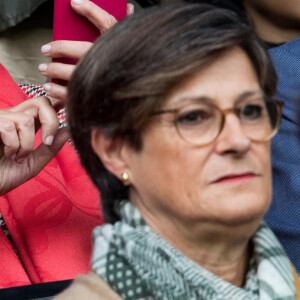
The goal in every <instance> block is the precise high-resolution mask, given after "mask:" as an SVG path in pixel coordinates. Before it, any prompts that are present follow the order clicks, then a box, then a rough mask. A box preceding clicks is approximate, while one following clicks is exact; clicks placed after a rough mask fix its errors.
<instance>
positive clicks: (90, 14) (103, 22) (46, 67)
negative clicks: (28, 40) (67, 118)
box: [39, 0, 134, 101]
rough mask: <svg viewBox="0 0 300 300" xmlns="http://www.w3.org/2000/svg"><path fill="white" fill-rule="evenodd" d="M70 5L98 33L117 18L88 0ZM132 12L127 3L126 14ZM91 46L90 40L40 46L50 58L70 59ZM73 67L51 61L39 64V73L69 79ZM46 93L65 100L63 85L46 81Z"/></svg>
mask: <svg viewBox="0 0 300 300" xmlns="http://www.w3.org/2000/svg"><path fill="white" fill-rule="evenodd" d="M71 6H72V8H73V9H74V11H75V12H76V13H78V14H79V15H82V16H84V17H86V18H87V19H88V20H89V21H90V22H91V23H93V24H94V25H95V26H96V27H97V28H98V29H99V34H100V33H103V32H105V31H106V30H107V29H109V28H111V27H112V26H114V25H115V24H116V23H117V20H116V19H115V18H114V17H113V16H112V15H110V14H109V13H107V12H106V11H104V10H103V9H101V8H100V7H99V6H97V5H96V4H94V3H93V2H91V1H89V0H82V1H76V0H75V1H74V0H72V1H71ZM133 12H134V6H133V5H132V4H128V5H127V15H130V14H132V13H133ZM91 46H92V43H90V42H78V41H53V42H51V43H49V44H46V45H44V46H42V48H41V51H42V53H43V54H44V55H45V56H47V57H51V58H59V57H66V58H72V59H76V60H78V59H80V58H81V57H82V56H83V55H84V54H85V53H86V52H87V51H88V50H89V49H90V47H91ZM74 69H75V66H74V65H70V64H63V63H57V62H51V63H48V64H41V65H39V70H40V72H41V74H43V75H44V76H46V77H49V78H51V79H53V78H55V79H62V80H65V81H69V80H70V78H71V75H72V73H73V71H74ZM44 87H45V90H46V91H47V94H48V95H49V96H50V97H53V98H55V99H59V100H63V101H64V100H65V98H66V94H67V89H66V87H65V86H62V85H59V84H56V83H46V84H45V85H44Z"/></svg>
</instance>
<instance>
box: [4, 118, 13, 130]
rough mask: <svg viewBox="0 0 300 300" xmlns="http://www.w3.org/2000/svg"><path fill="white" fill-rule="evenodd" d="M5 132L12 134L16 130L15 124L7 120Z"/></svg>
mask: <svg viewBox="0 0 300 300" xmlns="http://www.w3.org/2000/svg"><path fill="white" fill-rule="evenodd" d="M3 128H4V130H5V131H7V132H12V131H14V130H16V126H15V123H14V122H13V121H10V120H7V121H6V122H5V124H4V126H3Z"/></svg>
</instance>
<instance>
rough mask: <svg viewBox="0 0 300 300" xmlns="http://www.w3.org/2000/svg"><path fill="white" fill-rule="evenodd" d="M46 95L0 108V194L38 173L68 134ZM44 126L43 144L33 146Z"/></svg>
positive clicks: (63, 142) (42, 132)
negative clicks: (37, 134) (38, 132)
mask: <svg viewBox="0 0 300 300" xmlns="http://www.w3.org/2000/svg"><path fill="white" fill-rule="evenodd" d="M58 126H59V122H58V117H57V114H56V111H55V109H54V107H53V106H52V105H51V102H50V100H49V99H48V98H47V97H40V99H38V100H37V99H30V100H27V101H24V102H22V103H21V104H19V105H17V106H14V107H12V108H9V109H3V110H0V170H1V172H0V195H3V194H5V193H7V192H9V191H11V190H13V189H14V188H16V187H17V186H19V185H21V184H23V183H24V182H26V181H28V180H30V179H31V178H33V177H34V176H36V175H37V174H38V173H39V172H40V171H41V170H42V169H43V168H44V166H45V165H46V164H47V163H48V162H49V161H50V160H51V159H52V158H53V157H54V156H55V155H56V154H57V153H58V151H59V150H60V149H61V148H62V146H63V145H64V144H65V142H66V141H67V140H68V138H69V134H68V130H67V129H66V128H62V129H58ZM40 127H41V129H42V130H41V134H42V144H40V145H39V146H38V147H37V148H36V149H34V143H35V134H36V132H37V131H38V129H39V128H40Z"/></svg>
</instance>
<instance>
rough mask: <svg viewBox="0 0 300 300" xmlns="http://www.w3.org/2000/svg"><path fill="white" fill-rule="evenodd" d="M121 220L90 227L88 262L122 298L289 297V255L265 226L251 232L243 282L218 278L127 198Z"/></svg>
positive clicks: (217, 299) (284, 299)
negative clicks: (170, 240)
mask: <svg viewBox="0 0 300 300" xmlns="http://www.w3.org/2000/svg"><path fill="white" fill-rule="evenodd" d="M119 209H120V211H119V213H120V216H121V219H122V221H120V222H117V223H116V224H114V225H110V224H106V225H103V226H99V227H97V228H95V230H94V233H93V237H94V246H93V256H92V268H93V270H94V271H95V272H96V273H97V274H98V275H99V276H101V277H102V278H104V279H105V280H106V281H107V283H108V284H109V285H110V286H111V287H112V288H113V289H114V290H115V291H116V292H117V293H118V294H119V295H120V296H121V297H122V298H123V299H125V300H141V299H149V300H150V299H157V300H158V299H164V300H196V299H197V300H198V299H203V300H248V299H249V300H250V299H251V300H256V299H263V300H294V299H296V296H295V287H294V279H293V275H292V270H291V266H290V262H289V259H288V258H287V257H286V255H285V253H284V250H283V249H282V247H281V245H280V244H279V242H278V241H277V239H276V237H275V236H274V234H273V233H272V231H271V230H270V229H269V228H268V226H267V225H266V224H265V223H264V222H262V223H261V225H260V226H259V228H258V230H257V231H256V233H255V234H254V236H253V238H252V240H253V244H254V257H253V259H252V261H251V263H250V270H249V272H248V275H247V278H246V284H245V286H244V287H243V288H238V287H236V286H234V285H232V284H230V283H229V282H226V281H224V280H222V279H221V278H219V277H217V276H215V275H214V274H212V273H211V272H209V271H207V270H206V269H204V268H202V267H201V266H199V265H198V264H196V263H194V262H193V261H192V260H190V259H189V258H187V257H186V256H184V255H183V254H182V253H180V252H179V251H178V250H176V249H175V248H174V247H173V246H172V245H170V244H169V243H168V242H167V241H166V240H164V239H163V238H162V237H160V236H159V235H158V234H156V233H155V232H154V231H153V230H152V229H151V228H150V227H149V226H147V225H146V223H145V222H144V220H143V219H142V217H141V215H140V213H139V211H138V210H137V208H135V207H134V206H133V205H132V204H131V203H130V202H128V201H123V202H121V204H120V208H119Z"/></svg>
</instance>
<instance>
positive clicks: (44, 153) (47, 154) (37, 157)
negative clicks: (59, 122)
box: [32, 127, 70, 176]
mask: <svg viewBox="0 0 300 300" xmlns="http://www.w3.org/2000/svg"><path fill="white" fill-rule="evenodd" d="M69 138H70V134H69V130H68V128H67V127H63V128H61V129H59V130H58V132H57V134H56V135H55V137H54V140H53V143H52V145H51V146H48V145H45V144H40V145H39V146H38V147H37V148H36V150H35V151H34V152H33V153H32V161H33V176H35V175H37V174H38V173H39V172H40V171H41V170H42V169H43V168H44V167H45V166H46V165H47V164H48V163H49V162H50V161H51V159H52V158H53V157H54V156H55V155H56V154H57V153H58V152H59V151H60V149H61V148H62V147H63V146H64V144H65V143H66V141H67V140H68V139H69Z"/></svg>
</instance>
